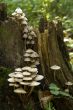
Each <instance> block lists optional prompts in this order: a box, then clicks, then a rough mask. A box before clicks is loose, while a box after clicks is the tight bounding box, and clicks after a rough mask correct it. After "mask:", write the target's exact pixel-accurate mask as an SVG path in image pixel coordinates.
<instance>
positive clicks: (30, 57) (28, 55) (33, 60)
mask: <svg viewBox="0 0 73 110" xmlns="http://www.w3.org/2000/svg"><path fill="white" fill-rule="evenodd" d="M24 62H25V63H27V65H34V66H36V65H39V55H38V54H37V52H35V51H33V50H32V49H27V50H26V51H25V53H24Z"/></svg>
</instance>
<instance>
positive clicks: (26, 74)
mask: <svg viewBox="0 0 73 110" xmlns="http://www.w3.org/2000/svg"><path fill="white" fill-rule="evenodd" d="M22 74H23V75H24V76H30V75H31V73H29V72H27V71H25V72H23V73H22Z"/></svg>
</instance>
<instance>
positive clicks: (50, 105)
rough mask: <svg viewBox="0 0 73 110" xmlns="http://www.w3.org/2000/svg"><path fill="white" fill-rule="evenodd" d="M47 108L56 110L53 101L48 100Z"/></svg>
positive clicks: (47, 109) (46, 109)
mask: <svg viewBox="0 0 73 110" xmlns="http://www.w3.org/2000/svg"><path fill="white" fill-rule="evenodd" d="M45 110H55V108H54V106H53V104H52V102H48V103H47V105H46V107H45Z"/></svg>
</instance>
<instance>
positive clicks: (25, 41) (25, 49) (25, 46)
mask: <svg viewBox="0 0 73 110" xmlns="http://www.w3.org/2000/svg"><path fill="white" fill-rule="evenodd" d="M24 44H25V51H26V39H25V42H24Z"/></svg>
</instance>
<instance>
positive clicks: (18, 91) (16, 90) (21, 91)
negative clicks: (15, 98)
mask: <svg viewBox="0 0 73 110" xmlns="http://www.w3.org/2000/svg"><path fill="white" fill-rule="evenodd" d="M14 92H15V93H20V94H26V91H25V90H24V89H22V88H17V89H15V90H14Z"/></svg>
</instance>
